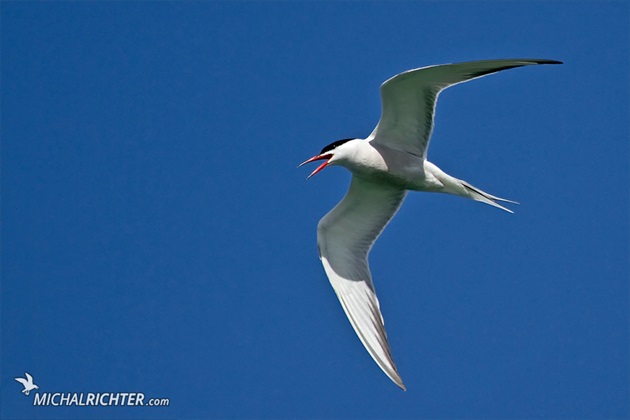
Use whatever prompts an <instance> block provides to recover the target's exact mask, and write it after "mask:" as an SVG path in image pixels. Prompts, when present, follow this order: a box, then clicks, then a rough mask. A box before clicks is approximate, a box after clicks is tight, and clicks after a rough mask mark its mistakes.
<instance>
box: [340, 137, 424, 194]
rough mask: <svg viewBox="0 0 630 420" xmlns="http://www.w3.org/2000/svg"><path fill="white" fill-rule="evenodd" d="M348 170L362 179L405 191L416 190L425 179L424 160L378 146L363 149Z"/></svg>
mask: <svg viewBox="0 0 630 420" xmlns="http://www.w3.org/2000/svg"><path fill="white" fill-rule="evenodd" d="M348 169H350V171H351V172H352V173H353V174H355V175H358V176H360V177H362V178H365V179H370V180H374V181H378V182H385V183H388V184H392V185H398V186H400V187H403V188H405V189H418V188H417V187H418V185H422V183H423V182H424V179H425V172H424V159H422V158H420V157H418V156H414V155H411V154H409V153H407V152H401V151H398V150H394V149H390V148H388V147H383V146H380V145H379V146H377V147H374V146H372V145H370V147H366V148H363V149H362V150H361V151H360V152H359V153H357V155H356V156H355V158H354V159H352V163H351V167H349V168H348Z"/></svg>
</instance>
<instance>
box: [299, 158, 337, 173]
mask: <svg viewBox="0 0 630 420" xmlns="http://www.w3.org/2000/svg"><path fill="white" fill-rule="evenodd" d="M332 156H333V155H331V154H324V155H317V156H313V157H312V158H310V159H308V160H305V161H304V162H302V163H300V164H299V165H298V168H299V167H300V166H302V165H306V164H307V163H311V162H315V161H316V160H324V159H326V162H324V163H322V164H321V165H319V166H318V167H317V169H315V170H314V171H313V172H311V174H310V175H309V176H308V177H307V178H306V179H309V178H310V177H312V176H313V175H315V174H316V173H317V172H319V171H321V170H322V169H324V168H325V167H326V165H328V161H329V160H330V158H331V157H332Z"/></svg>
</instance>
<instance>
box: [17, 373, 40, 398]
mask: <svg viewBox="0 0 630 420" xmlns="http://www.w3.org/2000/svg"><path fill="white" fill-rule="evenodd" d="M24 375H26V378H15V380H16V381H18V382H19V383H21V384H22V385H23V386H24V389H23V390H22V393H23V394H24V395H28V394H30V393H31V391H32V390H34V389H39V387H38V386H37V385H35V384H34V383H33V377H32V376H31V375H30V374H29V373H28V372H24Z"/></svg>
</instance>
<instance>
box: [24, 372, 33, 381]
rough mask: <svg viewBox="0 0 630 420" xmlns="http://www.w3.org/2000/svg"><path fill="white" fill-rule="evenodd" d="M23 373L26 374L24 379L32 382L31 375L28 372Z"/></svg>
mask: <svg viewBox="0 0 630 420" xmlns="http://www.w3.org/2000/svg"><path fill="white" fill-rule="evenodd" d="M24 375H26V379H27V380H28V382H29V383H31V384H32V383H33V377H32V376H31V374H30V373H28V372H24Z"/></svg>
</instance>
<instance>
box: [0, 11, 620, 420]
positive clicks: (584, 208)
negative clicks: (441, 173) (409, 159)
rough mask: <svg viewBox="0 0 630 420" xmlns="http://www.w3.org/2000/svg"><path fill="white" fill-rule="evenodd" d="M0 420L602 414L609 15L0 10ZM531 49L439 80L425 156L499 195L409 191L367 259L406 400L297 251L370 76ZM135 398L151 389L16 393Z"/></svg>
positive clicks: (610, 225)
mask: <svg viewBox="0 0 630 420" xmlns="http://www.w3.org/2000/svg"><path fill="white" fill-rule="evenodd" d="M0 12H1V46H2V48H1V82H2V84H1V125H0V126H1V140H2V144H1V153H2V154H1V164H2V165H1V177H2V178H1V193H2V200H1V205H2V208H1V210H2V213H1V214H2V237H1V239H2V268H1V270H2V271H1V274H2V279H1V280H2V283H1V290H2V295H1V299H2V301H1V303H2V306H1V311H2V312H1V315H2V319H1V327H2V349H1V356H2V357H1V359H2V360H1V363H2V364H1V377H0V381H1V384H2V386H1V387H0V394H1V400H2V405H1V408H0V410H1V411H0V414H1V416H2V417H3V418H31V419H32V418H226V417H229V418H252V417H256V418H259V417H262V418H316V417H317V418H322V417H324V418H348V417H354V418H357V417H365V418H419V417H431V418H453V417H458V418H473V417H476V418H479V417H483V418H622V417H627V416H628V415H629V395H630V390H629V376H630V375H629V348H628V337H629V324H628V319H629V307H628V297H629V290H628V278H629V276H628V274H629V273H628V255H629V247H628V232H629V226H628V221H629V219H628V214H629V211H628V210H629V209H628V180H629V179H630V178H629V173H628V156H629V148H628V144H629V143H628V134H629V133H628V115H629V111H630V110H629V106H628V102H629V86H628V82H629V79H628V70H629V68H630V66H629V60H628V58H629V57H628V56H629V51H630V48H629V47H630V46H629V39H630V37H629V36H628V34H629V30H628V29H629V16H630V13H629V6H628V3H626V2H622V1H618V2H612V1H604V2H601V1H599V2H596V1H592V2H564V1H558V2H506V1H484V2H456V1H447V2H430V1H422V2H367V3H361V2H177V3H176V2H8V1H5V2H2V4H1V5H0ZM512 57H531V58H548V59H555V60H561V61H564V63H565V64H564V65H562V66H539V67H528V68H521V69H516V70H510V71H507V72H503V73H501V74H497V75H492V76H489V77H486V78H483V79H481V80H477V81H473V82H471V83H467V84H464V85H460V86H457V87H455V88H453V89H450V90H447V91H446V92H444V94H443V95H441V96H440V103H439V105H438V112H437V118H436V129H435V132H434V137H433V140H432V143H431V149H430V151H429V158H430V160H432V161H433V162H435V163H436V164H437V165H439V166H440V167H441V168H442V169H444V170H445V171H446V172H448V173H450V174H452V175H454V176H456V177H459V178H463V179H465V180H467V181H469V182H470V183H472V184H473V185H475V186H478V187H479V188H482V189H484V190H486V191H488V192H490V193H492V194H496V195H499V196H503V197H507V198H511V199H514V200H517V201H519V202H520V203H521V204H520V205H519V206H514V210H515V211H516V213H515V214H514V215H510V214H507V213H504V212H501V211H498V210H496V209H493V208H491V207H490V206H486V205H483V204H481V203H476V202H473V201H468V200H463V199H461V198H457V197H449V196H443V195H437V194H419V193H414V194H411V195H410V196H409V197H408V198H407V200H406V201H405V203H404V205H403V207H402V209H401V211H400V212H399V214H398V215H397V217H396V218H395V219H394V221H393V222H392V223H391V224H390V225H389V227H388V228H387V230H386V231H385V232H384V234H383V235H382V237H381V238H380V239H379V241H378V242H377V243H376V245H375V247H374V249H373V252H372V254H371V258H370V262H371V267H372V274H373V277H374V281H375V284H376V288H377V291H378V294H379V298H380V301H381V307H382V310H383V314H384V317H385V321H386V325H387V330H388V335H389V339H390V344H391V346H392V352H393V355H394V358H395V360H396V363H397V365H398V368H399V371H400V373H401V376H402V378H403V379H404V381H405V384H406V385H407V389H408V390H407V391H406V392H402V391H401V390H399V389H398V388H397V387H396V386H395V385H394V384H393V383H391V382H390V381H389V380H388V379H387V377H386V376H385V375H384V374H383V373H382V372H381V371H380V369H379V368H378V367H377V366H376V364H375V363H374V362H373V361H372V360H371V358H370V357H369V355H368V354H367V352H366V351H365V350H364V349H363V348H362V346H361V343H360V342H359V340H358V338H357V337H356V336H355V334H354V332H353V331H352V328H351V326H350V324H349V322H348V321H347V320H346V318H345V315H344V314H343V311H342V309H341V307H340V305H339V303H338V301H337V298H336V297H335V294H334V292H333V290H332V288H331V287H330V285H329V284H328V281H327V279H326V277H325V274H324V271H323V269H322V267H321V265H320V263H319V260H318V258H317V249H316V238H315V235H316V234H315V227H316V224H317V222H318V220H319V219H320V218H321V217H322V216H323V215H324V214H325V213H326V212H327V211H329V210H330V209H331V208H332V207H333V206H334V205H335V204H336V203H337V202H338V201H339V200H340V199H341V197H342V196H343V194H344V193H345V191H346V189H347V186H348V182H349V179H350V175H349V173H347V172H346V171H345V170H343V169H341V168H330V169H326V170H324V171H323V172H322V173H320V174H318V175H317V176H315V177H314V178H312V179H311V180H309V181H308V182H306V181H305V178H306V176H307V175H308V173H309V172H310V171H309V170H312V169H313V168H300V169H296V165H297V164H298V163H300V162H302V161H303V160H305V159H306V158H308V157H310V156H312V155H314V154H315V153H317V152H318V151H319V150H320V149H321V148H322V147H323V146H325V145H326V144H328V143H331V142H332V141H334V140H337V139H341V138H346V137H355V136H356V137H365V136H367V135H368V134H369V133H370V131H371V130H372V128H373V127H374V125H375V124H376V121H377V120H378V117H379V114H380V99H379V96H378V86H379V85H380V83H382V82H383V81H384V80H385V79H387V78H389V77H391V76H393V75H394V74H397V73H399V72H401V71H404V70H408V69H411V68H415V67H421V66H425V65H431V64H439V63H449V62H457V61H468V60H476V59H489V58H512ZM24 372H29V373H31V374H32V375H33V377H34V379H35V382H36V383H37V384H38V385H39V386H40V389H39V392H41V393H43V392H79V393H80V392H83V393H89V392H93V393H102V392H142V393H144V394H145V395H146V396H147V398H149V397H164V398H168V399H169V400H170V405H169V406H168V407H34V406H33V394H31V395H30V396H24V395H22V394H21V393H20V390H21V385H20V384H18V383H17V382H15V381H14V380H13V378H15V377H17V376H23V373H24Z"/></svg>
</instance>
